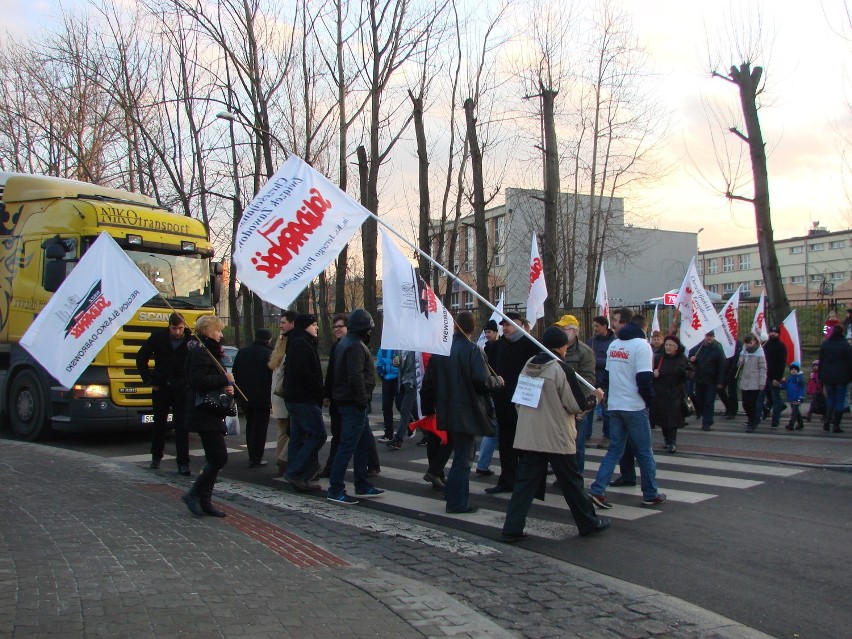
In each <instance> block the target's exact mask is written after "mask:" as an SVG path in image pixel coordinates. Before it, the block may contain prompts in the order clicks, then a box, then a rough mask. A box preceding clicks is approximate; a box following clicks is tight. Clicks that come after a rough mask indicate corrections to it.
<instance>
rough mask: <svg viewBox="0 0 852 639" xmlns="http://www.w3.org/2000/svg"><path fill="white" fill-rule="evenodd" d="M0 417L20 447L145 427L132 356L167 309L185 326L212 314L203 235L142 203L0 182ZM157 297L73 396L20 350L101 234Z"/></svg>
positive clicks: (92, 191)
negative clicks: (68, 434)
mask: <svg viewBox="0 0 852 639" xmlns="http://www.w3.org/2000/svg"><path fill="white" fill-rule="evenodd" d="M0 189H2V191H0V417H2V419H3V420H4V422H6V423H8V424H10V425H11V427H12V429H13V431H14V432H15V434H16V435H17V436H18V437H20V438H22V439H26V440H35V439H39V438H41V437H44V436H46V435H47V434H49V433H50V432H51V431H52V430H67V431H76V432H80V431H87V430H99V431H104V430H129V429H133V428H140V427H144V426H145V425H146V424H150V423H151V389H150V387H146V386H144V385H142V380H141V378H140V376H139V374H138V371H137V370H136V362H135V358H136V353H137V352H138V350H139V347H140V346H141V345H142V344H143V342H144V341H145V340H146V339H147V338H148V336H149V335H150V334H151V332H152V331H153V330H156V329H160V328H164V327H165V326H166V324H167V321H168V316H169V314H170V313H171V312H172V309H174V310H175V311H177V312H179V313H181V314H182V315H183V316H184V319H185V320H186V323H187V325H188V326H190V327H191V326H192V325H193V324H194V322H195V320H196V319H197V318H198V317H199V316H200V315H203V314H210V313H212V312H213V306H214V304H215V303H216V302H217V301H218V296H219V292H220V290H221V273H222V267H221V264H218V263H212V257H213V249H212V246H211V244H210V242H209V240H208V238H207V230H206V228H205V227H204V225H202V224H201V222H199V221H198V220H195V219H194V218H190V217H186V216H182V215H176V214H174V213H172V212H170V211H168V210H166V209H164V208H162V207H160V206H159V205H158V204H157V203H156V201H154V200H153V199H151V198H148V197H146V196H143V195H139V194H136V193H131V192H129V191H123V190H119V189H110V188H105V187H100V186H97V185H93V184H88V183H84V182H76V181H73V180H65V179H61V178H53V177H47V176H40V175H28V174H19V173H0ZM104 231H105V232H107V233H109V234H110V235H111V236H112V237H113V239H114V240H115V241H116V242H117V243H118V244H119V246H121V247H122V248H123V250H124V251H126V253H127V255H128V256H129V257H130V258H131V259H132V260H133V262H134V263H135V264H136V266H138V267H139V269H140V271H142V273H144V274H145V275H146V276H147V277H148V279H149V280H150V281H151V282H152V283H153V284H154V286H155V287H156V289H157V291H158V292H159V295H157V296H156V297H154V298H152V299H151V300H149V301H148V302H147V303H146V304H145V305H144V306H143V307H142V308H141V309H140V310H139V311H138V312H137V313H136V314H135V316H134V318H133V319H132V320H131V321H130V322H128V323H127V324H125V325H124V326H123V327H122V328H121V330H120V331H119V332H118V333H117V334H116V335H115V336H114V337H113V338H112V339H111V340H110V341H109V342H108V343H107V345H106V346H105V347H104V348H103V349H102V350H101V351H100V352H99V353H98V355H97V356H96V357H95V360H94V361H93V362H92V364H91V365H90V366H89V367H88V368H87V369H86V370H85V371H84V372H83V374H82V375H81V376H80V378H79V380H78V381H77V383H76V384H74V386H73V388H65V387H63V386H62V385H60V384H59V383H58V382H57V381H56V380H55V379H53V378H52V377H51V376H50V375H49V374H48V373H47V372H46V371H45V370H44V369H43V367H41V366H40V365H39V364H38V363H37V362H36V361H35V360H34V359H33V358H32V356H30V354H29V353H28V352H27V351H26V350H25V349H24V348H23V347H21V346H20V345H19V341H20V338H21V336H22V335H23V334H24V333H25V332H26V330H27V329H28V328H29V326H30V325H31V324H32V322H33V320H34V319H35V317H36V316H37V315H38V313H39V312H40V311H41V310H42V309H43V308H44V307H45V305H46V304H47V302H48V301H49V300H50V297H51V295H52V294H53V292H54V291H55V290H56V288H57V287H58V285H59V284H60V283H61V281H62V280H63V279H64V277H65V276H67V274H68V273H70V272H71V270H72V269H73V268H74V266H75V264H76V263H77V262H78V261H79V259H80V258H81V257H82V255H84V254H85V252H86V251H87V250H88V248H89V246H91V244H92V243H93V242H94V241H95V239H96V238H97V236H98V235H99V234H100V233H102V232H104Z"/></svg>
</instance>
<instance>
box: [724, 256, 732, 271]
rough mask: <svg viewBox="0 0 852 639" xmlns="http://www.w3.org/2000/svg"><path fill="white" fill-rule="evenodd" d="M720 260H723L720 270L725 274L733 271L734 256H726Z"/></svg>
mask: <svg viewBox="0 0 852 639" xmlns="http://www.w3.org/2000/svg"><path fill="white" fill-rule="evenodd" d="M722 259H723V260H724V261H723V263H722V270H723V271H724V272H725V273H731V272H733V270H734V256H733V255H726V256H725V257H723V258H722Z"/></svg>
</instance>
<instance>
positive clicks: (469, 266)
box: [464, 226, 475, 271]
mask: <svg viewBox="0 0 852 639" xmlns="http://www.w3.org/2000/svg"><path fill="white" fill-rule="evenodd" d="M474 239H475V238H474V233H473V227H472V226H468V227H467V229H465V234H464V270H466V271H472V270H473V245H474Z"/></svg>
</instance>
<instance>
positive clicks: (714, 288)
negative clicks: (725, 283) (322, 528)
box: [707, 284, 719, 293]
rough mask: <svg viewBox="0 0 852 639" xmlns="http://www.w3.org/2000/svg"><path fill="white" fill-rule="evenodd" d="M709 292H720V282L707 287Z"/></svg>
mask: <svg viewBox="0 0 852 639" xmlns="http://www.w3.org/2000/svg"><path fill="white" fill-rule="evenodd" d="M707 292H708V293H718V292H719V285H718V284H711V285H710V286H708V287H707Z"/></svg>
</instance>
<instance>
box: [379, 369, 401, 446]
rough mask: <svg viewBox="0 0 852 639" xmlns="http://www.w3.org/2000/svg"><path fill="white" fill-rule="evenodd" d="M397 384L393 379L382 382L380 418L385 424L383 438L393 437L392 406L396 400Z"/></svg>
mask: <svg viewBox="0 0 852 639" xmlns="http://www.w3.org/2000/svg"><path fill="white" fill-rule="evenodd" d="M397 388H398V382H397V379H396V377H394V378H393V379H383V380H382V418H383V419H384V423H385V437H387V438H388V439H390V438H391V437H393V406H394V403H395V400H396V395H397Z"/></svg>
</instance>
